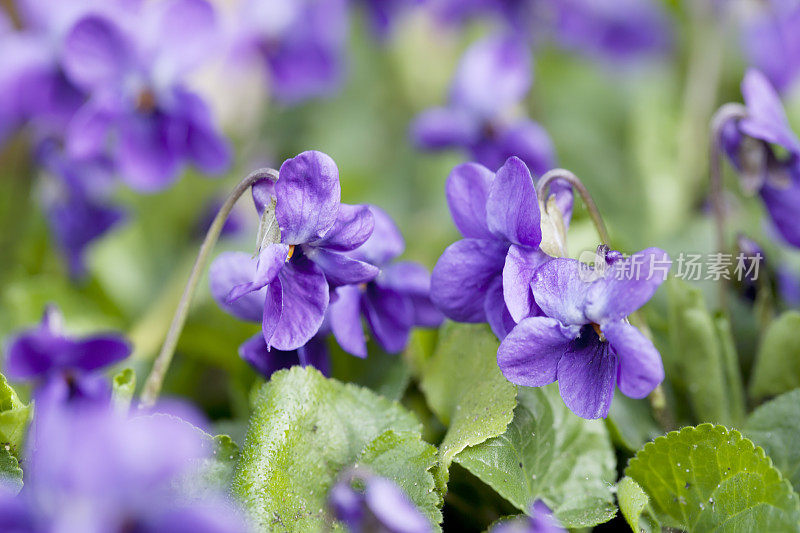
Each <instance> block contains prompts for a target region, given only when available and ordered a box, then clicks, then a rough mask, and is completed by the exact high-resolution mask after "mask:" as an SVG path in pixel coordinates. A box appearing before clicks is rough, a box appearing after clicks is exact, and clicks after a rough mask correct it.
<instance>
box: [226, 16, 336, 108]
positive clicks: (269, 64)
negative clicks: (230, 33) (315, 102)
mask: <svg viewBox="0 0 800 533" xmlns="http://www.w3.org/2000/svg"><path fill="white" fill-rule="evenodd" d="M239 24H240V27H239V32H240V34H241V35H242V37H241V40H242V43H241V44H240V45H239V46H240V47H241V48H243V49H244V50H249V51H250V52H254V53H256V54H257V56H258V57H260V59H261V60H262V61H263V62H264V65H265V67H266V70H267V72H268V76H269V82H270V88H271V90H272V92H273V94H274V96H275V98H277V99H278V100H279V101H281V102H283V103H287V104H294V103H297V102H301V101H303V100H306V99H308V98H315V97H320V96H327V95H329V94H331V93H332V92H334V91H335V90H336V89H337V88H338V87H339V85H340V84H341V81H342V78H343V72H344V55H345V48H346V44H347V0H274V1H270V2H264V1H261V0H249V1H247V2H246V3H245V4H244V6H243V8H242V11H241V13H240V23H239Z"/></svg>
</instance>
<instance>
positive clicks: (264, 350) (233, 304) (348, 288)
mask: <svg viewBox="0 0 800 533" xmlns="http://www.w3.org/2000/svg"><path fill="white" fill-rule="evenodd" d="M252 193H253V201H254V203H255V206H256V210H257V213H258V215H259V217H260V218H261V227H262V231H261V232H260V234H259V239H258V246H259V249H258V250H257V254H256V256H255V257H254V256H251V255H250V254H247V253H244V252H225V253H222V254H220V255H219V256H218V257H217V258H216V259H215V261H214V263H213V264H212V265H211V268H210V284H211V293H212V295H213V296H214V298H215V300H216V301H217V302H218V303H219V305H220V306H221V307H222V308H223V309H225V310H226V311H227V312H229V313H230V314H232V315H233V316H236V317H238V318H240V319H243V320H248V321H253V322H261V326H262V328H261V333H259V334H257V335H255V336H254V337H253V338H251V339H249V340H248V341H246V342H245V343H244V344H243V345H242V346H241V348H240V354H241V356H242V357H243V358H244V359H245V360H246V361H248V362H249V363H250V364H251V365H252V366H253V367H254V368H255V369H256V370H258V371H259V372H261V373H262V374H264V375H265V376H269V375H270V374H271V373H272V372H274V371H275V370H278V369H280V368H284V367H288V366H291V365H294V364H298V363H299V364H302V365H312V366H314V367H316V368H318V369H319V370H321V371H323V373H325V372H327V371H328V369H329V360H328V353H327V347H326V343H325V337H326V335H327V334H328V333H332V334H333V336H334V337H335V338H336V340H337V341H338V343H339V345H340V346H341V347H342V348H343V349H344V350H345V351H347V352H349V353H351V354H353V355H355V356H357V357H361V358H364V357H366V356H367V339H366V336H365V333H364V329H363V326H362V317H363V318H364V319H365V321H366V323H367V325H368V326H369V331H370V332H371V334H372V337H373V338H374V339H375V341H376V343H377V344H378V345H379V346H380V347H381V348H382V349H383V350H384V351H386V352H388V353H397V352H400V351H401V350H403V348H405V346H406V344H407V342H408V337H409V334H410V331H411V328H412V327H414V326H422V327H437V326H438V325H439V324H440V323H441V321H442V315H441V314H440V313H439V312H438V310H437V309H436V308H435V307H434V306H433V305H432V304H431V302H430V300H429V297H428V294H429V288H430V276H429V274H428V272H427V271H426V270H425V268H424V267H422V266H421V265H419V264H416V263H413V262H408V261H397V262H395V261H394V259H396V258H397V257H398V256H399V255H400V254H402V253H403V250H404V247H405V243H404V241H403V237H402V235H401V234H400V232H399V230H398V228H397V226H396V225H395V224H394V222H393V221H392V220H391V218H390V217H389V215H388V214H387V213H386V212H384V211H383V210H381V209H380V208H378V207H375V206H368V205H349V204H344V203H342V202H341V201H340V197H341V188H340V184H339V170H338V168H337V166H336V163H335V162H334V161H333V160H332V159H331V158H330V157H329V156H328V155H326V154H324V153H322V152H317V151H308V152H303V153H301V154H299V155H298V156H296V157H294V158H291V159H288V160H286V161H285V162H284V163H283V165H281V168H280V171H279V172H278V178H277V180H276V181H272V180H271V179H269V178H264V179H261V180H260V181H258V182H256V183H255V184H254V185H253V187H252Z"/></svg>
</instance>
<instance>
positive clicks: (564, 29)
mask: <svg viewBox="0 0 800 533" xmlns="http://www.w3.org/2000/svg"><path fill="white" fill-rule="evenodd" d="M547 6H548V7H549V8H550V9H551V10H552V13H553V15H554V16H555V27H554V28H553V34H554V37H555V40H556V42H557V43H558V44H559V45H560V46H562V47H564V48H566V49H572V50H577V51H579V52H582V53H584V54H587V55H589V56H593V57H596V58H598V59H602V60H607V61H613V62H627V61H630V60H632V59H636V58H639V57H641V56H642V55H646V54H658V53H664V52H666V51H667V50H668V49H669V47H670V45H671V40H672V37H671V27H670V20H669V17H668V16H667V13H666V11H665V10H664V9H663V7H662V6H661V5H660V3H659V2H657V1H655V0H548V2H547Z"/></svg>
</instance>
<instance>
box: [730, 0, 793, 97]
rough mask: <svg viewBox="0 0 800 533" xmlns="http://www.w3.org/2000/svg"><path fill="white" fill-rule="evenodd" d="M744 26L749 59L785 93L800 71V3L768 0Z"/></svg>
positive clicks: (743, 34) (744, 41)
mask: <svg viewBox="0 0 800 533" xmlns="http://www.w3.org/2000/svg"><path fill="white" fill-rule="evenodd" d="M756 6H757V9H760V11H759V13H757V14H756V15H755V16H754V17H753V18H751V19H748V20H746V21H745V22H744V23H743V27H742V46H743V48H744V52H745V55H746V56H747V59H748V61H749V62H750V64H751V65H753V67H755V68H756V69H758V70H759V71H761V72H763V73H764V75H766V77H767V78H768V79H769V81H770V82H771V83H772V85H773V87H775V88H776V89H777V90H779V91H781V92H783V91H786V90H788V89H789V88H790V87H791V85H792V84H793V83H794V82H795V81H796V80H797V75H798V73H800V60H798V58H799V57H800V33H799V32H798V31H797V30H798V28H800V4H797V3H796V2H786V1H782V0H769V1H767V2H759V3H758V4H756Z"/></svg>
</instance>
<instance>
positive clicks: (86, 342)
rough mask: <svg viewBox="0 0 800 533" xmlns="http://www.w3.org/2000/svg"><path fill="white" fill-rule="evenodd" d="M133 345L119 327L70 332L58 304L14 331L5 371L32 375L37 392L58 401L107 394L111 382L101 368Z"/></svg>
mask: <svg viewBox="0 0 800 533" xmlns="http://www.w3.org/2000/svg"><path fill="white" fill-rule="evenodd" d="M130 352H131V346H130V344H129V343H128V342H127V341H126V340H125V339H124V338H123V337H122V336H121V335H118V334H115V333H107V334H99V335H92V336H89V337H86V338H83V339H73V338H70V337H68V336H67V335H66V334H65V333H64V331H63V317H62V316H61V313H60V312H59V311H58V309H57V308H55V307H53V306H51V307H48V308H47V309H46V310H45V312H44V315H43V316H42V321H41V323H40V324H39V326H37V327H36V328H33V329H30V330H27V331H23V332H22V333H20V334H18V335H16V336H14V337H13V338H12V339H11V340H10V341H9V344H8V349H7V350H6V361H5V374H6V376H8V378H9V379H12V380H20V381H22V380H24V381H33V382H35V383H36V386H37V390H38V392H37V394H38V396H40V397H41V396H47V397H48V398H49V399H50V400H54V401H73V400H90V401H93V400H100V401H103V400H107V399H108V398H109V397H110V393H111V388H110V385H109V384H108V381H107V380H106V379H105V377H104V376H103V375H102V373H100V372H99V371H100V370H101V369H103V368H105V367H107V366H109V365H112V364H114V363H117V362H119V361H121V360H122V359H125V358H126V357H128V355H130Z"/></svg>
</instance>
